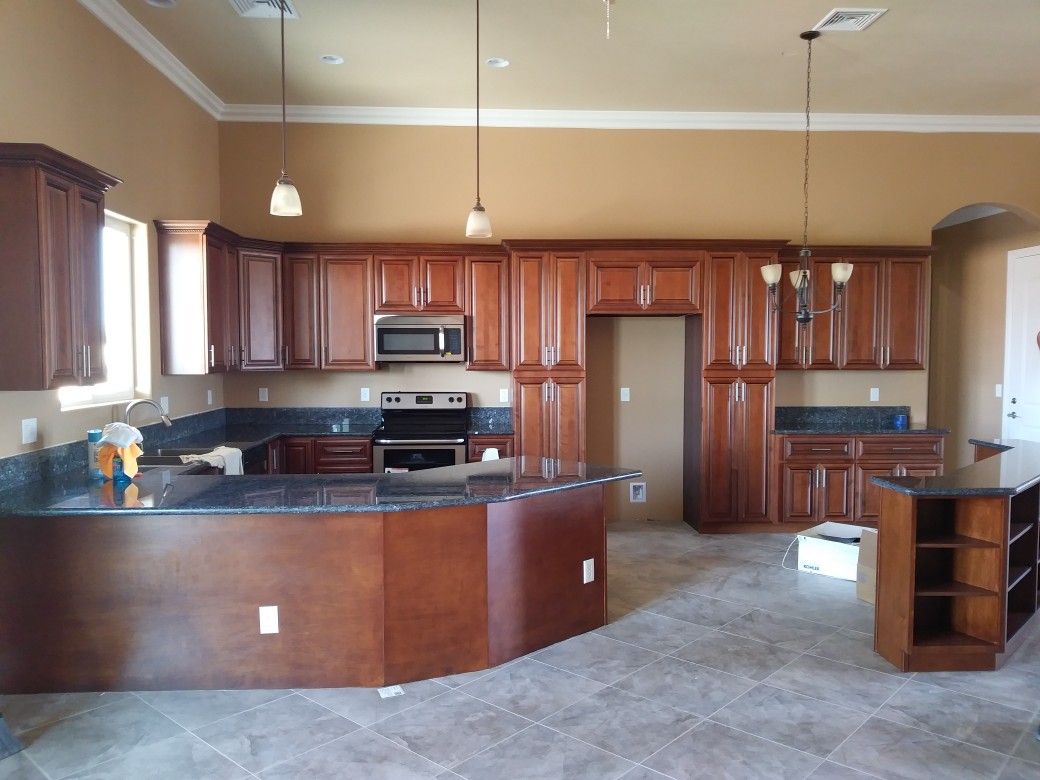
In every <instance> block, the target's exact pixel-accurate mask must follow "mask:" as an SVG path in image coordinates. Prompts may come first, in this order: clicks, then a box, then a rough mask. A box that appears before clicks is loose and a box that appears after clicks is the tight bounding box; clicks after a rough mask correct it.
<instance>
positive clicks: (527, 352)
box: [512, 253, 551, 370]
mask: <svg viewBox="0 0 1040 780" xmlns="http://www.w3.org/2000/svg"><path fill="white" fill-rule="evenodd" d="M512 265H513V270H512V276H513V367H514V369H516V370H521V369H544V368H548V357H547V354H548V352H547V345H548V338H549V312H550V310H551V309H550V306H551V302H550V277H549V269H550V266H551V262H550V259H549V256H548V254H541V253H537V254H533V253H521V254H516V255H514V256H513V263H512Z"/></svg>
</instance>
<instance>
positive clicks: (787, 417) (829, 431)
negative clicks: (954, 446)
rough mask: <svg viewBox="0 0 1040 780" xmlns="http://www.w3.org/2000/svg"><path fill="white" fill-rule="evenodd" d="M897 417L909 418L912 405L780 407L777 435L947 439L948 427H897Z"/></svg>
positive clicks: (775, 424)
mask: <svg viewBox="0 0 1040 780" xmlns="http://www.w3.org/2000/svg"><path fill="white" fill-rule="evenodd" d="M897 414H905V415H907V416H908V417H909V415H910V407H909V406H778V407H776V417H775V420H774V425H773V431H772V432H773V433H776V434H780V435H782V436H799V435H803V436H804V435H812V436H815V435H817V434H820V435H824V436H873V435H882V436H889V435H901V434H915V433H916V434H921V435H927V436H945V435H947V434H948V433H949V432H950V431H949V430H948V429H946V428H929V427H928V426H926V425H911V426H910V427H909V428H907V429H900V428H896V427H895V426H894V425H893V423H892V420H893V418H894V417H895V415H897Z"/></svg>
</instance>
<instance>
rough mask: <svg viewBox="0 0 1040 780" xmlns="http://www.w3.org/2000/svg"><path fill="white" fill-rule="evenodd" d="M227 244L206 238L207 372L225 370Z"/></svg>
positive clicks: (219, 372)
mask: <svg viewBox="0 0 1040 780" xmlns="http://www.w3.org/2000/svg"><path fill="white" fill-rule="evenodd" d="M230 262H231V261H230V260H229V259H228V248H227V246H225V245H224V244H223V243H221V242H219V241H215V240H213V239H207V240H206V325H207V331H208V337H209V344H208V345H207V349H208V350H209V354H208V355H207V356H206V365H207V366H209V369H208V373H210V374H222V373H224V372H226V371H227V370H228V354H229V353H228V347H229V346H231V345H230V344H229V343H228V310H227V303H228V264H229V263H230Z"/></svg>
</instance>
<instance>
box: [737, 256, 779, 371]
mask: <svg viewBox="0 0 1040 780" xmlns="http://www.w3.org/2000/svg"><path fill="white" fill-rule="evenodd" d="M775 262H777V256H776V253H753V254H746V255H744V256H743V263H742V264H741V265H742V269H743V270H742V274H741V282H742V290H741V293H740V296H739V298H740V304H741V307H742V309H743V311H742V317H741V320H742V321H741V322H740V323H739V330H738V333H741V334H742V338H741V339H740V341H741V342H742V345H741V350H740V360H739V363H738V365H739V367H740V369H741V370H754V369H764V370H770V371H771V370H772V369H773V368H774V367H775V366H776V321H777V312H776V311H775V310H774V309H773V304H772V302H771V301H770V299H769V287H768V285H766V283H765V282H763V281H762V270H761V269H762V267H763V266H766V265H772V264H773V263H775Z"/></svg>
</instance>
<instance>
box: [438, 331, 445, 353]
mask: <svg viewBox="0 0 1040 780" xmlns="http://www.w3.org/2000/svg"><path fill="white" fill-rule="evenodd" d="M437 347H438V349H440V351H441V357H444V326H443V325H441V327H440V329H439V330H438V331H437Z"/></svg>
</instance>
